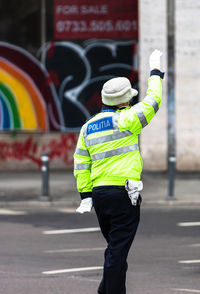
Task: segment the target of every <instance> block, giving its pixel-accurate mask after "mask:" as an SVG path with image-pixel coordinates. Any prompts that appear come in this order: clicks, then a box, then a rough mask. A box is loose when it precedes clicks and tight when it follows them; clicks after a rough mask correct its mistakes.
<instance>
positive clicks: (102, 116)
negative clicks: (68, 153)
mask: <svg viewBox="0 0 200 294" xmlns="http://www.w3.org/2000/svg"><path fill="white" fill-rule="evenodd" d="M161 55H162V53H161V52H160V51H159V50H154V51H153V53H152V54H151V55H150V58H149V64H150V70H151V71H150V78H149V80H148V89H147V93H146V97H145V98H144V99H143V100H142V102H139V103H137V104H136V105H134V106H132V107H130V106H129V101H130V99H131V98H132V97H134V96H136V95H137V94H138V92H137V90H135V89H133V88H132V87H131V84H130V81H129V80H128V79H127V78H125V77H117V78H113V79H111V80H109V81H107V82H106V83H105V84H104V85H103V89H102V102H103V107H102V110H101V112H100V113H98V114H97V115H95V116H94V117H92V118H91V119H90V120H89V121H88V122H86V123H85V124H84V125H83V127H82V128H81V132H80V135H79V139H78V143H77V147H76V151H75V154H74V175H75V177H76V179H77V188H78V191H79V192H80V195H81V203H80V206H79V207H78V209H77V212H79V213H84V212H90V211H91V209H92V207H93V206H94V209H95V212H96V214H97V218H98V221H99V225H100V228H101V232H102V234H103V236H104V237H105V239H106V241H107V244H108V246H107V248H106V250H105V262H104V271H103V278H102V281H101V283H100V285H99V288H98V293H99V294H125V293H126V286H125V279H126V271H127V261H126V260H127V256H128V252H129V249H130V246H131V244H132V242H133V239H134V236H135V234H136V230H137V227H138V224H139V219H140V203H141V196H140V191H141V190H142V182H141V180H140V175H141V171H142V159H141V156H140V152H139V146H138V135H139V133H140V131H141V130H142V128H144V127H145V126H146V125H147V124H148V123H149V122H150V121H151V119H152V118H153V116H154V115H155V113H156V112H157V111H158V109H159V108H160V104H161V97H162V83H161V80H162V78H163V76H164V73H162V72H161V71H160V57H161Z"/></svg>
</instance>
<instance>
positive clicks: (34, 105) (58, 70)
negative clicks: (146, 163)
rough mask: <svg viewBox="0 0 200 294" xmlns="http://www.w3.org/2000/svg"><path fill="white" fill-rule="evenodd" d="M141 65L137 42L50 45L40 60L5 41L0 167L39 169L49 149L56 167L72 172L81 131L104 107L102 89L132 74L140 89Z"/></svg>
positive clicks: (0, 65)
mask: <svg viewBox="0 0 200 294" xmlns="http://www.w3.org/2000/svg"><path fill="white" fill-rule="evenodd" d="M41 53H42V56H40V54H41ZM41 59H42V61H40V60H41ZM137 64H138V62H137V41H136V40H129V41H113V40H104V41H100V40H99V41H97V40H88V41H85V42H84V43H83V44H82V45H79V44H77V43H75V42H51V43H47V44H46V46H45V48H44V50H43V52H41V50H39V51H38V58H36V57H34V56H33V55H31V54H30V53H28V52H27V51H26V50H24V49H22V48H21V47H18V46H14V45H12V44H10V43H5V42H0V131H1V134H0V169H1V170H5V169H32V168H33V169H34V168H38V167H40V156H41V154H42V153H43V152H44V151H46V152H49V154H50V160H51V168H64V167H65V168H71V167H72V164H73V158H72V156H73V153H74V149H75V146H76V138H77V134H78V132H79V129H80V127H81V126H82V125H83V123H84V122H85V121H86V120H87V119H88V118H90V117H91V116H92V115H94V114H95V113H97V112H99V110H100V108H101V89H102V85H103V84H104V83H105V82H106V81H107V80H108V79H110V78H112V77H116V76H127V77H128V78H129V79H130V81H131V83H132V85H133V87H135V88H138V68H137Z"/></svg>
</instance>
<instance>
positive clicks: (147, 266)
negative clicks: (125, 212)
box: [0, 207, 200, 294]
mask: <svg viewBox="0 0 200 294" xmlns="http://www.w3.org/2000/svg"><path fill="white" fill-rule="evenodd" d="M15 212H16V211H14V210H11V211H9V210H6V209H0V228H1V242H0V293H2V294H13V293H15V294H44V293H48V294H94V293H96V289H97V287H98V283H99V281H100V279H101V272H102V269H101V266H102V264H103V250H104V248H105V246H106V244H105V241H104V239H103V237H102V236H101V233H100V232H99V231H98V224H97V220H96V216H95V214H94V213H92V214H84V215H79V214H75V213H67V212H66V211H63V210H60V209H58V208H54V209H51V208H46V209H45V208H43V209H39V210H38V209H37V210H34V209H29V210H23V211H22V212H18V213H19V215H15ZM23 213H24V214H23ZM185 222H187V223H185ZM191 222H192V223H191ZM199 222H200V207H197V208H196V209H195V208H191V209H180V208H164V207H162V208H154V209H153V208H145V207H143V208H142V213H141V222H140V226H139V229H138V233H137V235H136V238H135V241H134V244H133V246H132V248H131V251H130V254H129V259H128V262H129V270H128V274H127V294H170V293H172V294H176V293H177V294H178V293H200V226H199V225H200V224H199ZM180 223H181V224H180ZM83 228H86V229H88V228H93V230H94V231H92V232H88V231H86V232H83V231H79V230H78V231H76V230H75V231H74V229H83ZM60 230H64V231H60ZM66 230H67V231H66ZM71 230H73V231H71ZM61 233H62V234H61ZM61 270H63V272H61Z"/></svg>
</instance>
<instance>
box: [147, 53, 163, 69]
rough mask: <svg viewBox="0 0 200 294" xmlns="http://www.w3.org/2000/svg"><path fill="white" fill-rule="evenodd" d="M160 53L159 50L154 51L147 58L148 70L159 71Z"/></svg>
mask: <svg viewBox="0 0 200 294" xmlns="http://www.w3.org/2000/svg"><path fill="white" fill-rule="evenodd" d="M161 56H162V52H161V51H159V50H157V49H156V50H154V51H153V52H152V53H151V55H150V57H149V66H150V70H153V69H159V70H160V57H161Z"/></svg>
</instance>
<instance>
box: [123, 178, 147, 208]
mask: <svg viewBox="0 0 200 294" xmlns="http://www.w3.org/2000/svg"><path fill="white" fill-rule="evenodd" d="M125 189H126V191H127V192H128V196H129V198H130V199H131V203H132V205H134V206H135V205H137V201H138V197H139V195H140V191H142V189H143V183H142V181H132V180H126V183H125Z"/></svg>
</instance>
